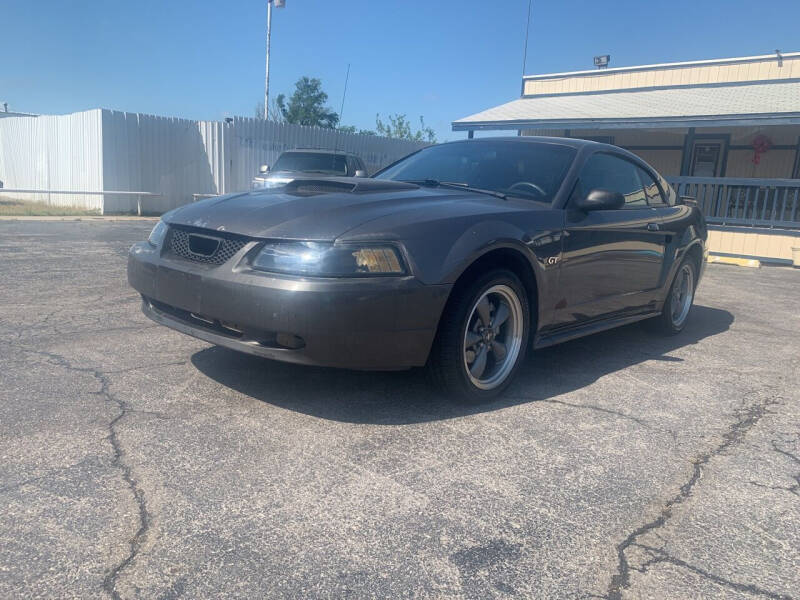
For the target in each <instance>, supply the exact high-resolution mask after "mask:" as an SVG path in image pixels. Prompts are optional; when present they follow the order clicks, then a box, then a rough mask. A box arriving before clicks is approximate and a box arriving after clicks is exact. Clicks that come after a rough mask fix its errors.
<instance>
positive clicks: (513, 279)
mask: <svg viewBox="0 0 800 600" xmlns="http://www.w3.org/2000/svg"><path fill="white" fill-rule="evenodd" d="M454 293H455V294H456V295H455V296H454V297H453V298H451V300H450V302H449V303H448V306H447V309H446V311H445V313H444V314H443V315H442V320H441V322H440V325H439V331H438V333H437V336H436V341H435V342H434V347H433V349H432V350H431V357H430V359H429V361H428V367H429V371H430V374H431V377H432V379H433V381H434V383H435V384H436V385H437V387H438V388H439V389H440V390H441V391H442V392H444V393H446V394H448V395H451V396H454V397H458V398H460V399H463V400H467V401H470V402H475V401H481V400H484V399H489V398H493V397H494V396H497V395H498V394H499V393H501V392H502V391H503V390H504V389H505V388H506V387H507V386H508V385H509V384H510V383H511V379H512V378H513V376H514V374H515V373H516V371H517V369H518V367H519V365H520V363H521V362H522V360H523V358H524V356H525V350H526V348H527V345H528V336H529V329H530V316H529V315H530V307H529V303H528V296H527V294H526V292H525V287H524V286H523V285H522V283H521V282H520V280H519V278H518V277H517V276H516V275H514V273H512V272H510V271H506V270H504V269H498V270H493V271H490V272H488V273H486V274H484V275H482V276H481V277H479V278H478V279H477V280H475V281H474V282H473V283H472V284H470V285H468V286H466V287H465V288H463V289H461V290H456V291H455V292H454Z"/></svg>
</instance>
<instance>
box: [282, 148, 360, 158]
mask: <svg viewBox="0 0 800 600" xmlns="http://www.w3.org/2000/svg"><path fill="white" fill-rule="evenodd" d="M294 152H304V153H308V152H313V153H314V154H336V155H341V156H357V155H355V154H353V153H352V152H345V151H344V150H331V149H329V148H292V149H291V150H284V151H283V154H292V153H294Z"/></svg>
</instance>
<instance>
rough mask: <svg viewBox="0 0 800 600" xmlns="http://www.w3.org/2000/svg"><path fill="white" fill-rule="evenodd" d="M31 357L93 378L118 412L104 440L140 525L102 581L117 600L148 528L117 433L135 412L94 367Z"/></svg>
mask: <svg viewBox="0 0 800 600" xmlns="http://www.w3.org/2000/svg"><path fill="white" fill-rule="evenodd" d="M28 352H31V353H33V354H38V355H40V356H42V357H45V358H48V359H50V360H51V361H53V362H54V363H56V364H57V365H58V366H60V367H62V368H64V369H66V370H68V371H73V372H76V373H88V374H90V375H92V377H94V378H95V379H96V380H97V382H98V383H99V384H100V389H99V390H98V391H97V392H92V394H94V395H97V396H100V397H102V398H103V399H104V400H105V401H106V402H108V403H110V404H113V405H116V407H117V408H118V409H119V413H118V414H117V416H115V417H114V418H113V419H112V420H111V421H110V422H109V424H108V436H107V439H108V440H109V442H110V444H111V449H112V451H113V461H112V462H113V464H114V465H115V466H117V468H118V469H119V470H120V472H121V473H122V479H123V480H124V481H125V484H126V485H127V487H128V489H129V490H130V492H131V494H132V496H133V499H134V501H135V503H136V507H137V511H138V517H139V526H138V528H137V530H136V532H135V533H134V534H133V536H132V537H131V538H130V540H128V545H129V551H128V554H127V555H126V556H125V558H124V559H123V560H122V561H121V562H120V563H119V564H117V565H116V566H114V567H113V568H112V569H111V570H110V571H109V572H108V573H107V574H106V576H105V578H104V579H103V589H104V590H105V591H106V592H107V593H108V594H109V595H110V596H111V597H112V598H113V599H114V600H119V599H120V595H119V592H117V589H116V587H117V580H118V579H119V576H120V574H121V573H122V571H124V570H125V568H126V567H127V566H128V565H130V564H131V563H132V562H133V561H134V559H135V558H136V556H137V554H138V553H139V550H141V548H142V545H143V543H144V541H145V538H146V536H147V533H148V531H149V529H150V523H151V518H150V513H149V512H148V510H147V503H146V501H145V496H144V491H143V490H142V488H141V487H140V486H139V483H138V482H137V481H136V478H135V477H134V475H133V469H132V468H131V466H130V465H129V464H128V463H127V462H126V461H125V451H124V450H123V448H122V444H121V443H120V440H119V432H118V431H117V425H118V424H119V423H120V421H122V419H124V418H125V417H126V416H127V415H128V414H129V413H132V412H134V410H133V409H132V408H131V407H130V405H129V404H128V403H127V402H125V401H124V400H122V399H121V398H117V397H116V396H115V395H114V394H113V393H111V390H110V387H111V380H110V378H109V377H108V375H107V374H106V373H104V372H102V371H100V370H98V369H95V368H93V367H77V366H75V365H73V364H72V363H70V362H69V361H68V360H67V359H65V358H64V357H63V356H60V355H58V354H54V353H52V352H46V351H44V350H28Z"/></svg>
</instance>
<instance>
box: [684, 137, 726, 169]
mask: <svg viewBox="0 0 800 600" xmlns="http://www.w3.org/2000/svg"><path fill="white" fill-rule="evenodd" d="M725 144H726V142H725V140H722V139H716V140H696V141H695V142H694V145H693V147H692V163H691V165H690V166H689V174H690V175H691V176H692V177H722V176H723V173H722V163H723V156H724V154H725V150H726V148H725Z"/></svg>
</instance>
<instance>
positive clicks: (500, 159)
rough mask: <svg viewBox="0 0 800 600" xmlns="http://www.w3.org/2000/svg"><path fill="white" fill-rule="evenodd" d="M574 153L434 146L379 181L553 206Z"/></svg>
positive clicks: (488, 144)
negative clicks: (428, 184) (449, 187)
mask: <svg viewBox="0 0 800 600" xmlns="http://www.w3.org/2000/svg"><path fill="white" fill-rule="evenodd" d="M575 154H576V151H575V149H574V148H570V147H568V146H561V145H558V144H543V143H537V142H522V141H520V142H516V141H498V140H494V141H493V140H477V141H468V142H456V143H450V144H442V145H441V146H430V147H428V148H425V149H423V150H420V151H419V152H417V153H416V154H412V155H411V156H409V157H407V158H404V159H403V160H401V161H400V162H398V163H396V164H394V165H392V166H390V167H388V168H387V169H385V170H384V171H382V172H381V173H378V174H377V175H376V176H375V177H376V178H378V179H392V180H395V181H414V182H420V183H423V182H425V181H436V182H442V183H444V182H447V183H451V184H453V183H456V184H460V185H464V186H468V187H473V188H479V189H483V190H491V191H494V192H499V193H501V194H508V195H510V196H519V197H523V198H529V199H531V200H537V201H540V202H548V203H549V202H551V201H552V200H553V197H554V196H555V194H556V192H557V191H558V189H559V187H561V182H562V181H563V180H564V176H565V175H566V174H567V170H568V169H569V166H570V165H571V164H572V161H573V159H574V158H575Z"/></svg>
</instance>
